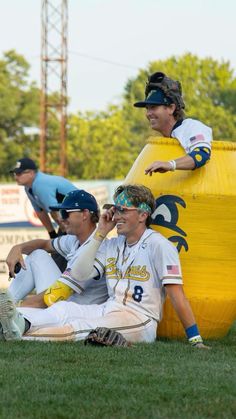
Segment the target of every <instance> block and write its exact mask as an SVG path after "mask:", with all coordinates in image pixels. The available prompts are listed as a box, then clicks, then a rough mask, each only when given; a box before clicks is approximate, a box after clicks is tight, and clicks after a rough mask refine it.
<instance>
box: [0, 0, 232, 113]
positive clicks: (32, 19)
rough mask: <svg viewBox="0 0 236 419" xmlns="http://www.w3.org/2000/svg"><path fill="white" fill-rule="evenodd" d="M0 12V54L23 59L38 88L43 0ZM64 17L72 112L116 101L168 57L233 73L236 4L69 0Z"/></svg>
mask: <svg viewBox="0 0 236 419" xmlns="http://www.w3.org/2000/svg"><path fill="white" fill-rule="evenodd" d="M50 1H51V3H53V4H54V5H55V6H57V5H60V4H61V0H50ZM0 10H1V13H0V57H2V55H3V53H4V51H7V50H10V49H15V50H16V51H17V52H18V53H19V54H22V55H23V56H24V57H25V58H26V60H27V61H28V62H29V63H30V66H31V69H30V79H31V80H35V81H36V82H37V84H38V85H39V86H40V77H41V76H40V68H41V67H40V49H41V15H40V14H41V0H0ZM68 15H69V19H68V96H69V97H70V104H69V111H71V112H74V113H75V112H77V111H86V110H105V109H106V108H107V106H108V105H109V104H117V103H119V102H120V100H121V97H122V94H123V92H124V87H125V85H126V83H127V81H128V80H129V78H135V77H136V76H137V75H138V71H139V70H140V69H145V68H146V67H147V66H148V64H149V63H150V62H151V61H155V60H159V59H161V60H165V59H167V58H169V57H171V56H173V55H175V56H177V57H178V56H181V55H183V54H184V53H187V52H191V53H193V54H196V55H197V56H198V57H199V58H205V57H212V58H213V59H216V60H218V61H229V62H230V66H231V68H232V69H234V70H235V72H236V48H235V39H236V25H235V16H236V1H235V0H68Z"/></svg>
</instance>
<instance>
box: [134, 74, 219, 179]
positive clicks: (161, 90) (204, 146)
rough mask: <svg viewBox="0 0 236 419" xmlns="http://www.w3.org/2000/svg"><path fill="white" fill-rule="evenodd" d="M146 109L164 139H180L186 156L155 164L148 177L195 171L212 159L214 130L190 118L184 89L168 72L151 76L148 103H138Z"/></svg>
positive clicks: (152, 164)
mask: <svg viewBox="0 0 236 419" xmlns="http://www.w3.org/2000/svg"><path fill="white" fill-rule="evenodd" d="M134 106H135V107H137V108H146V116H147V119H148V121H149V123H150V126H151V128H152V129H153V130H154V131H158V132H160V133H161V134H162V135H163V137H172V138H176V139H177V140H178V141H179V143H180V145H181V146H182V147H183V149H184V151H185V153H186V154H185V155H183V156H182V157H179V158H176V159H174V160H170V161H160V160H157V161H154V162H153V163H151V164H150V165H149V166H148V167H147V168H146V170H145V174H146V175H147V174H148V175H150V176H151V175H152V174H153V173H155V172H159V173H165V172H169V171H174V170H193V169H197V168H199V167H201V166H204V164H206V163H207V162H208V161H209V159H210V156H211V141H212V129H211V128H210V127H208V126H207V125H205V124H203V123H202V122H200V121H198V120H196V119H192V118H186V117H185V114H184V108H185V104H184V101H183V98H182V88H181V84H180V82H179V81H176V80H172V79H170V78H169V77H167V76H166V75H165V74H164V73H161V72H156V73H154V74H151V76H150V77H149V78H148V81H147V83H146V89H145V100H143V101H140V102H136V103H135V104H134Z"/></svg>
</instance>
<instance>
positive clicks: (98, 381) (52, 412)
mask: <svg viewBox="0 0 236 419" xmlns="http://www.w3.org/2000/svg"><path fill="white" fill-rule="evenodd" d="M208 343H209V344H210V345H211V350H210V351H206V350H197V349H195V350H194V349H192V348H191V347H189V346H188V344H187V343H185V342H184V343H183V342H176V341H165V340H161V341H159V342H157V343H154V344H137V345H133V346H132V347H131V348H128V349H126V348H101V347H99V348H98V347H88V346H84V345H83V343H82V342H81V343H37V342H4V343H3V342H0V366H1V369H0V371H1V378H0V383H1V387H0V399H1V402H0V417H1V418H7V419H11V418H35V419H36V418H58V419H60V418H82V419H83V418H122V419H123V418H171V419H173V418H226V419H229V418H235V417H236V373H235V369H236V356H235V350H236V324H234V326H233V327H232V329H231V331H230V333H229V335H228V336H227V337H226V338H224V339H222V340H218V341H209V342H208Z"/></svg>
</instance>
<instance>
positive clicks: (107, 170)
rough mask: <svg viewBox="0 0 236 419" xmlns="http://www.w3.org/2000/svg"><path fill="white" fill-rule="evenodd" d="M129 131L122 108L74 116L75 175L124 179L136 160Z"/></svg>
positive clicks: (71, 170) (71, 123)
mask: <svg viewBox="0 0 236 419" xmlns="http://www.w3.org/2000/svg"><path fill="white" fill-rule="evenodd" d="M128 136H129V131H128V130H127V128H126V124H124V121H123V118H122V111H121V110H120V109H119V108H118V107H116V106H112V107H110V108H109V109H108V111H107V112H100V113H93V112H87V113H85V114H81V113H79V114H78V115H72V116H71V117H70V119H69V141H68V162H69V173H70V175H71V176H73V177H76V178H80V179H111V178H113V179H114V178H117V179H119V178H123V177H124V176H125V175H126V173H127V171H128V170H129V168H130V165H131V164H132V162H133V159H132V152H131V150H130V147H129V142H128Z"/></svg>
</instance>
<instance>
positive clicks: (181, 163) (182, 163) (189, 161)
mask: <svg viewBox="0 0 236 419" xmlns="http://www.w3.org/2000/svg"><path fill="white" fill-rule="evenodd" d="M174 161H175V164H176V168H175V170H193V169H194V168H195V163H194V160H193V158H192V157H191V156H189V155H188V154H186V155H185V156H182V157H179V158H178V159H174Z"/></svg>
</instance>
